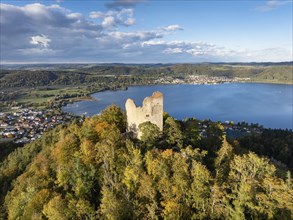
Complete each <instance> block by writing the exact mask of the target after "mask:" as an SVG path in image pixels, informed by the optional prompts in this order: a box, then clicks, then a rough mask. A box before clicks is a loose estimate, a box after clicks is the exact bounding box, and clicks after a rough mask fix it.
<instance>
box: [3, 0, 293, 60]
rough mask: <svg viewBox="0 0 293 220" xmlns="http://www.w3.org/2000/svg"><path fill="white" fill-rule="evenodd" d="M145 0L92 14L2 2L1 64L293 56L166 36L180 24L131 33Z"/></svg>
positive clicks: (113, 5)
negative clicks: (168, 38)
mask: <svg viewBox="0 0 293 220" xmlns="http://www.w3.org/2000/svg"><path fill="white" fill-rule="evenodd" d="M143 2H144V1H139V0H117V1H115V2H113V3H111V4H108V7H109V10H108V11H105V12H103V11H92V12H90V13H89V14H88V15H82V14H80V13H78V12H73V11H70V10H68V9H67V8H64V7H61V6H60V5H57V4H52V5H50V6H47V5H43V4H40V3H35V4H27V5H25V6H15V5H10V4H0V9H1V15H0V16H1V19H0V25H1V32H0V35H1V63H18V62H21V63H25V62H27V63H30V62H35V63H36V62H43V63H46V62H125V63H157V62H205V61H209V62H211V61H281V60H282V59H284V57H288V56H290V55H291V56H292V51H283V50H282V51H280V49H279V48H270V49H269V50H268V49H264V51H235V50H231V49H229V48H225V47H223V46H222V45H215V44H213V43H210V42H201V41H199V42H196V41H194V42H192V41H184V40H172V41H168V40H166V39H167V37H168V36H170V35H172V36H173V37H174V36H176V33H178V32H181V33H182V32H184V28H183V27H181V26H180V25H179V24H169V25H167V26H166V27H157V28H155V29H152V30H142V31H140V30H137V31H126V30H127V28H128V27H130V26H133V25H135V24H136V22H137V21H136V19H135V9H134V8H133V7H134V6H135V5H136V4H138V3H143ZM122 30H123V31H122ZM260 54H262V56H260ZM263 54H266V55H265V56H264V55H263ZM280 54H281V56H280Z"/></svg>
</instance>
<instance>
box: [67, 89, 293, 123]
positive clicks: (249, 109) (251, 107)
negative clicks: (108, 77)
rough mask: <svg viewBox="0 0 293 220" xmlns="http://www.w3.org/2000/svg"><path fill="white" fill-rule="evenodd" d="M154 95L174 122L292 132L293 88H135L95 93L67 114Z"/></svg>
mask: <svg viewBox="0 0 293 220" xmlns="http://www.w3.org/2000/svg"><path fill="white" fill-rule="evenodd" d="M154 91H160V92H162V93H163V94H164V111H166V112H168V113H169V114H170V115H171V116H172V117H174V118H176V119H184V118H186V117H195V118H197V119H201V120H203V119H211V120H213V121H234V122H241V121H245V122H248V123H259V124H260V125H263V126H264V127H267V128H289V129H292V128H293V116H292V114H293V113H292V112H293V86H292V85H277V84H258V83H227V84H217V85H155V86H134V87H129V88H128V90H126V91H105V92H99V93H95V94H93V95H92V96H93V97H94V98H95V99H96V100H94V101H81V102H76V103H73V104H70V105H67V106H66V107H64V108H63V109H64V110H65V111H67V112H70V113H73V114H76V115H81V114H83V113H87V114H86V115H88V116H91V115H94V114H97V113H99V112H100V111H101V110H103V109H104V108H106V107H107V106H108V105H111V104H117V105H118V106H120V107H121V108H122V109H123V110H124V109H125V107H124V104H125V101H126V100H127V98H132V99H133V100H134V101H135V103H136V105H140V106H141V105H142V101H143V99H144V98H145V97H146V96H150V95H152V93H153V92H154Z"/></svg>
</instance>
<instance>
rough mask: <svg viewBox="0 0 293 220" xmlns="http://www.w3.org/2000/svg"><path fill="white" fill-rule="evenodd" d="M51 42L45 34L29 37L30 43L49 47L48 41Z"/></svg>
mask: <svg viewBox="0 0 293 220" xmlns="http://www.w3.org/2000/svg"><path fill="white" fill-rule="evenodd" d="M50 42H51V39H49V38H48V37H47V36H45V35H36V36H32V37H31V41H30V43H31V44H36V45H39V46H42V47H49V43H50Z"/></svg>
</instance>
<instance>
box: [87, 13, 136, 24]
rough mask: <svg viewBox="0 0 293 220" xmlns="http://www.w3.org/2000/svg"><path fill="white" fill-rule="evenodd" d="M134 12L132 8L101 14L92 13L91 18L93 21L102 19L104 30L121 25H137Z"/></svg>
mask: <svg viewBox="0 0 293 220" xmlns="http://www.w3.org/2000/svg"><path fill="white" fill-rule="evenodd" d="M133 16H134V10H133V9H131V8H127V9H125V8H123V9H120V10H115V11H112V10H111V11H108V12H105V13H103V12H100V11H92V12H90V14H89V17H90V18H92V19H102V25H103V27H104V28H113V27H117V26H119V25H123V26H131V25H133V24H135V19H134V18H133Z"/></svg>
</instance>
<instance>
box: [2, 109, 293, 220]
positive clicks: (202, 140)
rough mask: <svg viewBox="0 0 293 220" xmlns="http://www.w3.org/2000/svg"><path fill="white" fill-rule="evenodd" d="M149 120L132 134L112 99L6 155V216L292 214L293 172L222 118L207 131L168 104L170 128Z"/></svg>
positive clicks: (236, 216)
mask: <svg viewBox="0 0 293 220" xmlns="http://www.w3.org/2000/svg"><path fill="white" fill-rule="evenodd" d="M143 127H144V129H143V135H142V138H141V140H138V139H135V138H132V137H131V135H129V134H128V133H127V132H126V123H125V114H124V112H122V111H121V109H120V108H119V107H117V106H110V107H108V108H107V109H105V110H104V111H103V112H102V113H101V114H100V115H99V116H93V117H91V118H86V119H85V120H84V121H74V122H72V123H71V124H70V125H62V126H59V127H57V128H55V129H54V130H51V131H49V132H47V133H46V134H45V135H43V136H42V138H41V139H39V140H36V141H34V142H32V143H30V144H28V145H26V146H24V147H22V148H17V149H16V150H15V151H13V152H12V153H10V154H9V156H8V157H7V158H6V159H4V160H3V162H2V163H1V164H0V185H1V197H0V202H1V210H0V213H1V215H2V216H0V218H4V219H6V218H8V219H292V218H293V182H292V178H291V173H290V172H289V171H288V170H286V169H285V168H282V167H279V166H278V165H276V164H273V163H272V160H270V159H269V158H267V157H264V156H260V153H259V152H258V153H259V154H257V153H255V152H253V151H249V150H255V149H254V148H255V147H254V146H252V147H251V148H244V147H243V146H242V145H241V143H240V142H238V141H236V140H228V139H227V138H226V136H225V133H224V130H223V126H222V125H221V124H219V123H211V125H210V127H208V128H207V137H202V136H201V135H200V132H199V130H198V129H197V123H196V120H195V119H188V120H185V121H176V120H175V119H173V118H172V117H170V116H169V115H167V114H166V115H165V116H164V131H163V132H162V133H160V132H155V130H156V127H155V126H152V125H149V124H145V125H143ZM148 127H151V128H152V129H153V132H148V129H146V128H148ZM242 141H243V143H245V144H247V143H250V141H251V140H250V139H246V140H244V139H243V140H242ZM291 147H292V146H291Z"/></svg>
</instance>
